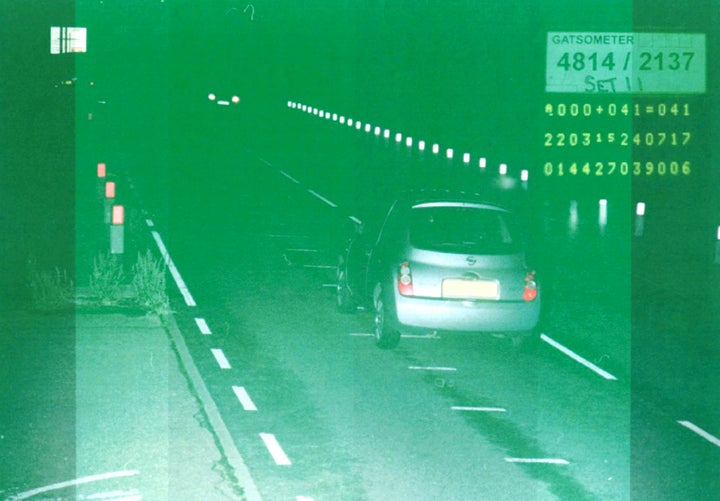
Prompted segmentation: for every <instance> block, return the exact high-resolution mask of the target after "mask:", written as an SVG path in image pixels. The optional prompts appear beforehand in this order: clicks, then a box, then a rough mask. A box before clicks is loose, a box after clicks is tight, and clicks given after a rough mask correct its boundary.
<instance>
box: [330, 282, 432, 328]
mask: <svg viewBox="0 0 720 501" xmlns="http://www.w3.org/2000/svg"><path fill="white" fill-rule="evenodd" d="M326 286H327V287H337V284H327V285H325V284H323V287H326ZM361 309H362V308H361ZM348 336H354V337H373V336H375V334H373V333H372V332H351V333H350V334H348ZM400 337H401V338H403V339H442V338H441V337H440V336H438V335H437V334H401V335H400Z"/></svg>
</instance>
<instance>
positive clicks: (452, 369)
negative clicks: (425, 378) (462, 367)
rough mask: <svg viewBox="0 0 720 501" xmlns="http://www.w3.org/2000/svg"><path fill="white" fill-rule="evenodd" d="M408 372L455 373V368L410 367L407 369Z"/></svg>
mask: <svg viewBox="0 0 720 501" xmlns="http://www.w3.org/2000/svg"><path fill="white" fill-rule="evenodd" d="M408 369H410V370H415V371H456V370H457V369H456V368H455V367H420V366H417V365H411V366H409V367H408Z"/></svg>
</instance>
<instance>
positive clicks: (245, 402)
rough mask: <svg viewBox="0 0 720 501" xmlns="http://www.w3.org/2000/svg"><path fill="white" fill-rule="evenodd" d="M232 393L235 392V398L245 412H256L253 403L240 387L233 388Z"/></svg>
mask: <svg viewBox="0 0 720 501" xmlns="http://www.w3.org/2000/svg"><path fill="white" fill-rule="evenodd" d="M232 389H233V391H234V392H235V396H236V397H237V398H238V400H239V401H240V404H241V405H242V406H243V409H245V410H246V411H256V410H257V407H255V403H254V402H253V401H252V399H251V398H250V395H248V392H247V391H246V390H245V388H243V387H242V386H233V387H232Z"/></svg>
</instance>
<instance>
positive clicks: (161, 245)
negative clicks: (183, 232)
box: [151, 231, 195, 306]
mask: <svg viewBox="0 0 720 501" xmlns="http://www.w3.org/2000/svg"><path fill="white" fill-rule="evenodd" d="M151 233H152V236H153V238H154V239H155V243H156V244H157V246H158V248H159V249H160V254H161V255H162V257H163V259H164V260H165V264H166V265H167V267H168V269H169V270H170V274H171V275H172V277H173V279H174V280H175V284H176V285H177V287H178V289H180V294H182V296H183V298H185V304H187V305H188V306H195V300H194V299H193V297H192V295H191V294H190V290H189V289H188V288H187V285H185V281H184V280H183V279H182V277H181V276H180V272H179V271H178V270H177V268H176V267H175V263H173V260H172V259H171V258H170V254H169V253H168V251H167V249H166V248H165V244H164V243H163V241H162V238H160V234H159V233H158V232H157V231H153V232H151Z"/></svg>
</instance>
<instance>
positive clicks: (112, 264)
mask: <svg viewBox="0 0 720 501" xmlns="http://www.w3.org/2000/svg"><path fill="white" fill-rule="evenodd" d="M124 279H125V273H124V271H123V266H122V262H121V261H120V259H118V257H117V256H116V255H114V254H111V253H110V252H107V253H106V254H99V255H98V256H97V257H96V258H95V259H93V271H92V274H91V275H90V292H91V294H92V295H93V296H94V297H96V298H98V299H99V300H100V302H101V303H102V304H114V303H117V302H119V301H120V299H121V298H122V283H123V280H124Z"/></svg>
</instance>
